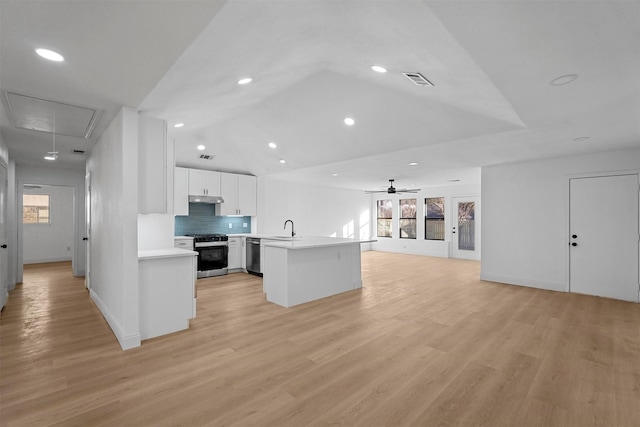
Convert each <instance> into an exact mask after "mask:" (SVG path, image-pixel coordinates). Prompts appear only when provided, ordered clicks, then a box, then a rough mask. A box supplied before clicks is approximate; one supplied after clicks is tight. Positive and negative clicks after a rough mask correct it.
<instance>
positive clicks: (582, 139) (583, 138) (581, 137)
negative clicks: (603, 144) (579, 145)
mask: <svg viewBox="0 0 640 427" xmlns="http://www.w3.org/2000/svg"><path fill="white" fill-rule="evenodd" d="M589 138H591V137H589V136H579V137H577V138H573V140H574V141H586V140H587V139H589Z"/></svg>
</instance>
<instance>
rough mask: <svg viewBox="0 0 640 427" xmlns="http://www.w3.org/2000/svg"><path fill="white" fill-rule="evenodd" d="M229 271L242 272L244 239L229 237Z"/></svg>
mask: <svg viewBox="0 0 640 427" xmlns="http://www.w3.org/2000/svg"><path fill="white" fill-rule="evenodd" d="M228 243H229V257H228V269H229V271H231V270H240V269H241V268H242V237H231V236H229V242H228Z"/></svg>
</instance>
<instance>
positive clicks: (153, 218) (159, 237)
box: [138, 214, 175, 251]
mask: <svg viewBox="0 0 640 427" xmlns="http://www.w3.org/2000/svg"><path fill="white" fill-rule="evenodd" d="M174 228H175V218H174V216H173V215H166V214H147V215H138V250H139V251H146V250H152V249H166V248H172V247H173V246H174Z"/></svg>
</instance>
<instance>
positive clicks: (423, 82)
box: [402, 73, 433, 86]
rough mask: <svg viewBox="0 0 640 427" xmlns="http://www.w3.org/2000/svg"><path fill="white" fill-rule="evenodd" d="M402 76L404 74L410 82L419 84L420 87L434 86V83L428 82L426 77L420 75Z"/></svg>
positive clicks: (409, 74)
mask: <svg viewBox="0 0 640 427" xmlns="http://www.w3.org/2000/svg"><path fill="white" fill-rule="evenodd" d="M402 74H404V75H405V76H406V77H407V78H408V79H409V80H411V81H412V82H413V83H415V84H417V85H418V86H433V83H431V82H430V81H429V80H427V79H426V78H425V76H423V75H422V74H420V73H402Z"/></svg>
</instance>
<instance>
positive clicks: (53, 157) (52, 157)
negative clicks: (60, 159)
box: [44, 156, 57, 160]
mask: <svg viewBox="0 0 640 427" xmlns="http://www.w3.org/2000/svg"><path fill="white" fill-rule="evenodd" d="M56 158H57V157H55V156H44V159H45V160H55V159H56Z"/></svg>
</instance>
